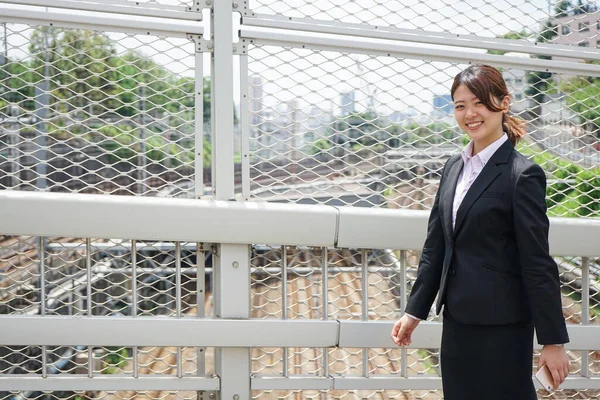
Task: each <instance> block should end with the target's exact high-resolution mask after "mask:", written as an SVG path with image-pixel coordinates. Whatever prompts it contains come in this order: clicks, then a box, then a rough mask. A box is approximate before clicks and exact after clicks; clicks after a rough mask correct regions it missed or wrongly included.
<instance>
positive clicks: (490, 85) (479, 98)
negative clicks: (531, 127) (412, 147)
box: [450, 65, 526, 155]
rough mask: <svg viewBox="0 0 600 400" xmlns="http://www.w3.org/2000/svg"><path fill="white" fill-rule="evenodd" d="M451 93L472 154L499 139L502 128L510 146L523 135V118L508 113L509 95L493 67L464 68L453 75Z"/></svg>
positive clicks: (459, 123)
mask: <svg viewBox="0 0 600 400" xmlns="http://www.w3.org/2000/svg"><path fill="white" fill-rule="evenodd" d="M450 94H451V96H452V100H453V101H454V116H455V118H456V122H458V125H459V126H460V128H461V129H462V130H463V131H464V132H466V133H467V135H469V137H470V138H471V140H473V142H474V143H473V155H475V154H477V153H478V152H479V151H480V150H482V149H484V148H486V147H487V146H488V145H489V144H491V143H492V142H494V141H496V140H498V139H500V137H501V136H502V134H503V133H504V132H505V131H506V134H507V135H508V138H509V139H510V141H511V142H512V144H513V146H514V145H516V144H517V143H518V142H519V140H520V139H521V137H523V135H525V132H526V130H525V121H523V120H522V119H520V118H517V117H513V116H511V115H509V114H508V112H509V111H508V110H509V105H510V95H509V93H508V89H507V87H506V83H505V82H504V79H503V78H502V75H500V73H499V72H498V70H496V69H495V68H493V67H490V66H488V65H481V66H473V67H470V68H467V69H465V70H464V71H462V72H461V73H459V74H458V75H457V76H456V78H455V79H454V83H453V84H452V89H451V90H450ZM486 121H487V123H486ZM480 128H481V129H480Z"/></svg>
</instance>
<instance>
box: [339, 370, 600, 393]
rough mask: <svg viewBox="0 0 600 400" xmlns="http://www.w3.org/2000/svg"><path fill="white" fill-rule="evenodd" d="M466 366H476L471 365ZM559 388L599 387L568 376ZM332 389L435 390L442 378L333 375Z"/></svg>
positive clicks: (599, 381) (591, 381)
mask: <svg viewBox="0 0 600 400" xmlns="http://www.w3.org/2000/svg"><path fill="white" fill-rule="evenodd" d="M468 368H477V366H474V365H471V366H468ZM534 383H535V387H536V388H537V389H542V386H541V385H540V384H539V382H537V381H535V382H534ZM560 388H561V389H599V388H600V379H599V378H594V379H590V378H580V377H568V378H567V379H566V380H565V382H563V383H562V384H561V385H560ZM333 389H346V390H361V389H364V390H385V389H388V390H389V389H398V390H402V389H404V390H408V389H423V390H427V389H429V390H437V389H442V378H440V377H436V376H432V377H414V378H399V377H395V376H372V377H369V378H362V377H349V376H347V377H339V376H338V377H334V378H333Z"/></svg>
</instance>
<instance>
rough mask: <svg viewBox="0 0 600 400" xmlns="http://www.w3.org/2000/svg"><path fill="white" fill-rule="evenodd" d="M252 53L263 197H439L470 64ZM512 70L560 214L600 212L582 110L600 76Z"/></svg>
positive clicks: (367, 203)
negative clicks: (456, 86) (461, 83)
mask: <svg viewBox="0 0 600 400" xmlns="http://www.w3.org/2000/svg"><path fill="white" fill-rule="evenodd" d="M248 54H249V58H250V62H249V74H250V75H249V90H248V93H249V97H250V102H249V110H250V113H251V115H250V121H251V126H250V168H251V176H252V185H251V195H252V197H253V198H255V199H260V200H267V201H285V202H297V203H317V204H332V205H347V206H360V207H384V208H410V209H429V208H430V207H431V205H432V203H433V198H434V197H435V192H436V191H437V183H438V180H439V175H440V173H441V169H442V167H443V165H444V162H445V161H446V160H447V159H448V158H449V157H450V156H452V155H453V154H456V153H458V152H459V151H460V150H461V149H462V148H463V147H464V146H465V145H466V143H467V142H468V138H467V136H466V135H465V134H464V133H462V132H461V131H460V129H459V128H458V125H457V124H456V121H455V120H454V116H453V107H452V100H451V98H450V96H449V87H450V86H451V84H452V79H453V77H454V76H455V75H456V74H457V73H458V72H459V71H460V70H462V69H464V68H466V67H467V65H468V64H460V63H444V62H433V61H421V60H410V59H402V58H395V57H381V56H368V55H362V54H349V53H338V52H332V51H324V50H316V51H315V50H308V49H302V48H290V47H276V46H270V45H269V46H267V45H260V44H256V45H254V46H251V48H250V49H249V51H248ZM502 73H503V76H504V78H505V80H506V81H507V84H508V86H509V90H510V91H511V95H512V98H513V99H512V112H513V113H514V114H515V115H518V116H520V117H521V118H523V119H525V120H526V121H527V122H528V128H529V134H528V135H527V136H526V140H524V142H523V143H522V144H521V145H520V146H519V150H520V151H521V152H523V153H524V154H526V155H527V156H528V157H531V158H533V159H534V160H535V161H536V162H537V163H539V164H540V165H542V167H543V168H544V169H545V170H546V172H547V175H548V182H549V184H548V206H549V215H551V216H562V217H597V216H599V215H600V214H599V212H600V192H598V188H599V187H600V137H599V136H598V131H597V130H596V128H595V127H594V126H593V123H591V122H589V121H587V122H586V120H585V119H584V117H583V116H582V114H580V113H578V112H577V111H576V110H583V109H585V110H586V111H588V112H589V111H591V110H590V109H589V107H596V106H597V105H600V97H599V96H600V92H598V94H597V95H594V97H589V96H586V95H585V91H586V90H587V89H586V88H588V87H589V82H588V81H589V80H591V81H592V82H593V83H596V80H595V79H594V78H587V77H582V76H570V77H569V76H566V75H565V74H547V73H544V74H545V75H548V76H542V75H543V74H542V73H539V72H536V71H526V70H522V69H517V68H514V69H509V68H503V69H502ZM533 79H538V86H544V91H543V92H541V91H540V92H539V93H537V94H534V93H532V90H533V89H532V86H529V84H528V83H527V82H530V81H532V80H533ZM584 82H588V83H587V84H586V83H584Z"/></svg>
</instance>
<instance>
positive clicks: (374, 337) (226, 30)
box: [0, 0, 600, 400]
mask: <svg viewBox="0 0 600 400" xmlns="http://www.w3.org/2000/svg"><path fill="white" fill-rule="evenodd" d="M5 3H13V4H19V5H25V6H37V7H50V9H49V10H48V11H41V9H40V8H37V9H36V8H33V7H29V8H22V9H16V8H10V7H3V6H0V14H1V15H2V19H3V21H6V22H15V23H29V24H38V25H39V24H41V25H51V26H52V25H54V24H56V25H60V26H64V27H73V28H81V29H96V30H107V31H118V32H128V33H134V34H143V35H159V36H168V37H186V38H190V39H192V40H194V41H195V43H196V54H195V63H196V64H195V79H196V86H195V91H196V93H195V106H196V116H195V123H196V128H195V135H196V142H195V143H196V163H195V168H196V171H200V170H202V166H203V155H202V145H203V138H204V132H203V115H202V110H203V107H202V101H203V93H202V91H203V82H202V78H203V72H204V71H203V58H204V57H203V52H210V51H212V52H213V54H212V60H211V65H212V69H211V75H212V85H213V90H212V96H213V99H212V103H211V104H212V107H213V110H212V119H213V122H214V123H213V132H212V137H213V149H214V151H213V160H212V162H213V175H214V179H213V183H214V187H213V190H214V195H215V196H214V197H215V201H208V200H202V201H200V200H197V199H198V198H200V197H201V196H203V194H204V187H203V184H204V182H203V181H202V174H198V173H197V174H196V180H195V183H196V188H195V196H196V199H194V200H183V199H159V198H140V197H133V198H132V197H127V198H119V197H112V196H93V195H73V194H69V195H61V194H56V193H23V192H0V232H1V233H3V234H14V235H34V236H40V239H39V245H40V263H39V268H40V269H39V271H40V277H41V278H42V279H41V280H40V282H41V283H40V290H41V293H42V294H44V295H42V298H41V302H40V313H41V315H42V316H36V317H27V316H17V315H14V316H0V325H2V326H3V327H5V329H2V330H0V343H1V344H3V345H38V346H40V345H41V347H42V364H43V365H44V366H47V365H48V351H47V347H48V346H53V345H62V346H72V345H74V344H77V345H87V346H88V374H87V376H84V375H72V376H67V377H62V376H61V377H55V376H52V375H50V374H49V372H48V370H47V369H46V368H44V369H43V370H42V371H41V374H40V375H38V376H16V375H11V376H9V377H0V390H39V391H43V390H106V389H110V390H197V391H218V390H221V392H220V397H221V398H223V399H234V400H237V399H245V398H251V392H250V391H251V390H261V389H315V390H328V389H377V390H382V389H440V388H441V379H440V378H439V377H421V376H419V377H415V376H409V374H408V366H407V361H406V359H407V357H406V356H407V350H406V349H402V353H401V354H402V360H401V366H400V368H401V369H400V371H399V372H400V374H399V375H400V376H372V375H371V376H369V366H368V354H369V352H368V349H369V348H386V347H392V343H391V340H390V338H389V332H390V329H391V325H392V321H368V310H367V309H366V307H363V311H362V314H361V319H362V320H361V321H346V320H343V321H342V320H331V319H330V318H329V315H328V305H329V296H328V274H329V273H330V272H334V271H337V270H339V269H338V268H330V267H329V266H328V251H329V250H328V248H330V247H345V248H359V249H362V250H361V254H362V255H363V257H362V265H361V266H360V267H356V269H355V271H357V272H362V274H363V277H366V276H367V275H368V273H369V272H374V271H375V269H372V270H370V269H369V267H368V264H367V261H366V254H367V250H365V249H390V248H398V247H401V248H402V249H403V250H402V251H401V255H400V261H399V263H398V264H399V268H400V271H399V272H400V274H401V282H400V286H401V287H400V292H401V306H402V307H401V309H402V308H403V306H404V304H405V302H406V294H407V287H408V283H407V276H406V268H407V260H406V257H407V255H406V251H407V250H418V249H420V248H421V247H422V243H423V241H424V239H425V237H424V235H425V227H426V224H427V218H428V212H425V211H423V212H405V211H399V210H370V209H369V210H367V209H352V208H336V207H332V206H305V205H303V206H298V205H290V204H272V203H271V204H257V203H251V202H241V201H239V200H248V198H249V194H250V173H249V160H248V158H249V144H248V143H249V142H248V140H249V121H248V119H247V117H248V116H247V113H248V104H247V100H248V92H247V86H248V82H247V80H248V75H247V72H248V55H247V53H248V51H247V50H248V47H249V45H250V44H259V45H261V44H262V45H276V46H289V47H293V48H299V49H301V48H311V49H323V50H332V51H340V52H345V53H348V52H351V53H364V54H370V55H381V56H394V57H405V58H416V59H425V60H432V61H444V62H489V63H493V64H495V65H497V66H501V67H521V68H524V69H528V70H540V71H552V72H563V73H568V74H581V75H587V76H600V66H598V65H591V64H579V63H576V62H572V61H548V60H536V59H529V60H526V59H522V58H517V57H506V56H495V55H488V54H481V53H477V52H468V51H465V50H464V49H480V50H482V49H494V50H503V51H515V52H526V53H531V54H545V55H556V56H561V57H567V58H568V57H570V58H572V59H580V58H587V59H592V60H600V51H598V50H590V49H582V48H575V47H571V46H559V45H550V44H535V43H528V42H524V41H523V42H515V41H508V40H504V39H489V38H482V37H478V36H474V35H450V34H443V33H433V32H416V31H409V30H403V29H396V28H392V27H370V26H359V25H352V24H343V23H338V22H326V21H315V20H309V19H298V18H293V19H292V18H287V17H286V18H283V17H277V16H265V15H259V16H257V17H256V15H254V13H252V12H251V10H249V9H248V6H247V2H243V3H242V2H235V3H233V4H232V3H231V1H225V0H216V1H213V0H205V1H203V2H202V1H198V0H194V1H193V5H192V6H190V7H182V6H181V7H179V6H165V5H157V4H149V3H142V4H138V3H134V2H131V1H125V0H89V1H85V2H81V1H76V0H6V1H5ZM213 3H214V4H213ZM207 6H208V7H210V8H211V9H212V11H213V13H212V16H211V27H212V32H211V35H212V37H211V38H210V39H211V40H205V39H204V38H203V37H202V35H203V34H204V28H203V24H202V23H199V21H201V20H202V8H205V7H207ZM62 9H71V10H78V11H80V13H79V14H76V15H72V14H71V15H69V14H68V13H65V12H64V11H62ZM233 12H240V13H241V14H242V15H243V16H246V17H247V16H251V17H256V18H246V19H244V23H243V25H242V29H241V34H242V36H243V38H241V39H240V42H239V43H238V44H235V47H234V43H233V41H232V37H231V36H232V35H231V31H232V28H233V25H232V18H231V16H232V13H233ZM132 15H133V16H136V18H131V17H130V16H132ZM124 16H129V17H124ZM157 17H158V18H160V19H157ZM397 41H403V42H405V43H403V44H401V43H398V42H397ZM406 42H411V43H413V44H417V45H421V46H419V47H417V46H414V45H413V46H411V45H407V44H406ZM423 45H424V46H423ZM451 47H454V48H456V49H454V50H452V49H450V48H451ZM234 54H236V55H239V58H240V76H239V78H240V82H241V85H242V87H241V96H240V97H241V98H240V101H241V103H240V104H241V107H240V109H241V113H242V116H241V131H242V160H243V162H242V165H243V168H242V171H243V173H242V175H243V180H242V192H241V195H242V196H241V198H236V196H235V192H234V171H233V161H234V150H233V142H234V134H233V125H234V122H233V111H232V106H231V105H232V104H233V103H234V98H233V82H232V78H233V77H234V76H233V75H234V74H233V67H232V62H233V55H234ZM215 87H218V88H219V90H218V91H217V90H214V89H215ZM232 200H238V202H235V201H232ZM24 208H27V210H28V211H29V212H30V215H29V218H27V219H22V218H21V217H20V215H22V214H20V213H19V212H18V211H19V210H23V209H24ZM132 209H135V210H136V211H137V212H136V213H132V212H131V210H132ZM148 215H152V216H154V217H156V218H155V219H152V220H151V219H149V218H147V216H148ZM156 220H158V221H161V223H160V224H157V223H156ZM199 221H201V224H200V223H199ZM307 225H309V226H311V230H310V231H308V232H307V230H306V229H305V227H306V226H307ZM256 226H260V227H261V229H260V230H257V229H256V228H255V227H256ZM296 228H297V229H296ZM43 236H70V237H81V238H85V246H86V260H85V264H86V271H85V277H84V278H82V279H84V281H83V282H85V285H86V288H87V315H86V316H85V317H59V316H47V315H45V314H46V305H47V304H46V303H47V299H46V296H45V292H46V279H45V275H46V265H45V258H46V255H47V254H46V252H47V251H48V250H51V249H53V248H54V247H53V245H50V246H46V245H45V243H44V237H43ZM581 237H586V238H595V237H600V221H597V220H574V219H561V218H552V219H551V231H550V246H551V251H552V253H553V254H555V255H564V254H575V255H578V256H582V257H584V259H583V262H582V282H583V283H582V293H588V296H583V301H582V312H583V319H582V325H577V326H575V325H569V326H568V329H569V334H570V337H571V343H569V344H568V345H567V348H568V349H573V350H583V351H586V352H587V351H589V350H600V343H599V342H598V340H597V337H598V329H599V327H597V326H592V325H590V324H589V322H590V321H589V289H590V288H589V259H588V258H586V257H590V256H598V255H599V254H598V248H597V245H596V243H595V242H594V241H593V240H579V239H578V238H581ZM90 238H148V239H152V238H155V239H159V240H167V241H176V242H177V243H175V244H174V245H173V244H160V245H157V246H158V247H161V248H163V247H164V248H165V249H167V248H169V249H170V248H174V249H175V250H176V259H175V272H176V274H175V279H176V288H175V291H176V296H175V297H176V308H177V309H176V312H175V315H174V316H173V317H170V318H153V317H137V296H138V294H137V276H138V273H140V272H144V271H142V269H141V268H138V267H137V256H136V251H137V250H139V249H141V248H143V247H144V246H145V244H144V243H140V242H136V240H132V242H131V245H128V244H127V245H124V246H122V247H124V248H129V249H130V250H131V249H133V251H132V253H131V263H132V267H131V271H130V272H131V277H132V302H133V304H132V309H133V313H132V317H111V318H106V317H97V316H93V315H92V311H93V310H92V301H91V299H92V295H93V293H92V290H93V285H92V283H93V282H92V281H93V275H95V274H96V273H97V272H99V271H100V269H101V268H108V267H107V266H98V265H96V266H94V265H92V260H91V257H90V254H91V251H90V249H91V246H92V242H91V239H90ZM182 242H183V243H182ZM206 242H208V243H214V245H213V247H212V248H213V249H214V252H213V256H214V263H213V265H214V267H213V268H212V269H210V272H214V273H213V274H212V277H213V279H214V286H213V287H214V295H215V298H216V307H215V318H205V312H204V307H205V304H204V284H205V281H204V279H205V272H207V271H208V269H207V268H205V265H204V257H203V256H198V257H197V260H198V265H197V271H194V272H195V273H196V280H197V290H198V291H197V295H198V296H197V307H198V312H197V318H182V315H181V314H182V313H181V298H182V293H181V289H182V288H181V282H182V275H183V274H186V273H187V272H188V271H182V270H181V254H180V250H181V249H182V248H194V247H195V249H196V252H197V255H200V254H201V253H202V254H204V252H205V251H209V250H208V247H207V246H204V245H203V243H206ZM252 243H276V244H281V245H284V247H283V251H282V253H283V254H284V261H283V263H282V267H281V268H279V272H280V273H281V274H282V281H283V290H282V292H283V296H284V301H283V304H284V310H285V309H286V307H285V306H286V304H287V295H288V294H287V284H286V283H287V276H288V275H287V274H288V272H290V271H287V269H288V265H287V261H286V260H285V254H286V248H285V245H300V246H322V253H323V260H322V263H321V267H322V270H321V273H322V277H321V279H322V288H323V289H322V290H323V293H322V319H321V320H287V319H286V317H287V313H286V312H285V311H284V315H283V318H282V320H250V319H249V317H250V274H251V272H252V268H251V267H250V260H249V249H250V245H251V244H252ZM59 246H60V245H57V246H56V247H59ZM108 246H109V247H112V248H115V247H119V246H121V245H112V246H111V245H108ZM127 246H129V247H127ZM157 246H152V247H153V248H157ZM66 247H68V246H66ZM275 270H276V269H274V271H275ZM276 272H277V271H276ZM362 302H363V305H366V304H368V282H367V281H366V280H365V279H363V282H362ZM48 304H50V303H49V302H48ZM57 326H60V327H61V329H56V327H57ZM419 329H420V332H419V335H418V336H416V337H415V338H414V340H413V343H412V344H411V346H410V347H411V348H437V347H439V344H440V337H441V324H440V323H435V322H423V323H422V325H421V327H420V328H419ZM110 331H119V332H120V334H119V335H118V336H117V335H112V336H111V335H106V332H110ZM240 332H243V334H240ZM112 345H114V346H128V347H133V349H134V350H136V349H137V348H138V346H143V345H154V346H176V347H177V371H176V375H175V376H157V375H146V376H144V375H139V374H138V359H137V351H134V353H135V355H134V357H133V365H134V372H133V376H109V377H106V376H97V375H94V373H93V364H92V361H93V360H92V348H91V346H112ZM186 346H194V347H196V348H197V351H198V369H197V376H184V375H183V373H182V351H181V349H182V347H186ZM206 346H215V347H218V349H217V351H216V356H215V362H216V373H217V375H218V376H215V377H206V376H204V374H205V349H206ZM252 347H283V348H284V352H283V353H284V354H285V356H284V359H285V361H284V373H283V374H282V376H276V377H271V376H254V377H252V376H251V375H250V372H251V368H250V348H252ZM288 347H313V348H321V349H322V351H323V358H322V364H323V368H322V375H323V376H314V375H310V376H308V375H307V376H294V375H289V373H288V368H287V348H288ZM332 347H348V348H357V347H358V348H363V351H362V356H363V370H362V374H361V375H362V376H357V377H349V376H332V375H330V371H329V354H328V352H329V349H330V348H332ZM538 347H539V346H538ZM587 360H588V356H587V353H586V354H584V355H583V356H582V361H583V363H584V364H585V366H584V368H582V371H581V377H569V378H567V381H566V382H565V383H564V384H563V386H562V387H563V388H565V389H597V388H600V378H596V377H594V378H590V377H589V375H590V372H589V368H588V366H587V364H588V363H587V362H586V361H587ZM199 398H203V396H199Z"/></svg>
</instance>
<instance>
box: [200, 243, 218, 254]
mask: <svg viewBox="0 0 600 400" xmlns="http://www.w3.org/2000/svg"><path fill="white" fill-rule="evenodd" d="M214 246H216V245H215V244H212V243H204V242H202V243H199V246H198V250H200V251H207V252H208V251H209V252H211V253H212V252H213V251H214V249H213V247H214Z"/></svg>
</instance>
